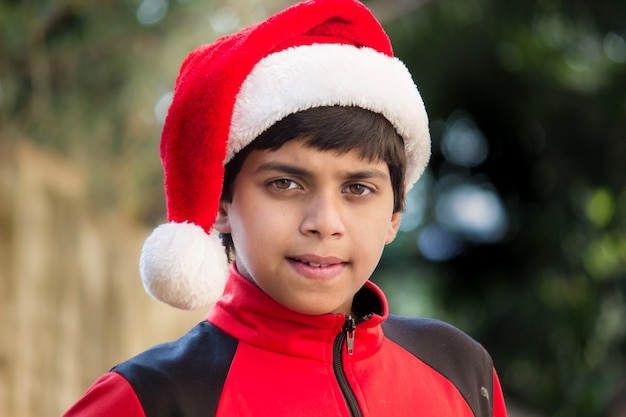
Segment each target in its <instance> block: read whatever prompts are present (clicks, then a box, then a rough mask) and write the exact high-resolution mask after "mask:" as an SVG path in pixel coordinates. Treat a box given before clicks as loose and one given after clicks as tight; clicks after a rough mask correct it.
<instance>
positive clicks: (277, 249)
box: [66, 0, 506, 417]
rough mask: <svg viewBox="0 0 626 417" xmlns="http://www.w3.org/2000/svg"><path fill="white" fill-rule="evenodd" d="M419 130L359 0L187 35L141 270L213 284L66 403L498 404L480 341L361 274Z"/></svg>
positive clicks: (329, 1)
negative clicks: (216, 33) (198, 312)
mask: <svg viewBox="0 0 626 417" xmlns="http://www.w3.org/2000/svg"><path fill="white" fill-rule="evenodd" d="M429 147H430V139H429V133H428V120H427V117H426V112H425V110H424V106H423V103H422V100H421V97H420V95H419V92H418V90H417V88H416V86H415V84H414V83H413V81H412V79H411V77H410V75H409V74H408V71H407V70H406V68H405V67H404V65H403V64H402V63H401V62H400V61H398V60H397V59H396V58H394V57H393V54H392V51H391V45H390V44H389V40H388V38H387V36H386V34H385V33H384V31H383V30H382V28H381V27H380V25H379V24H378V22H377V21H376V20H375V18H374V17H373V16H372V15H371V14H370V12H369V11H368V10H367V9H366V8H365V7H364V6H363V5H362V4H360V3H359V2H357V1H353V0H317V1H315V0H313V1H306V2H302V3H299V4H297V5H295V6H292V7H291V8H289V9H287V10H285V11H284V12H282V13H279V14H277V15H276V16H274V17H271V18H270V19H268V20H267V21H265V22H263V23H261V24H258V25H255V26H252V27H250V28H247V29H245V30H244V31H242V32H239V33H237V34H234V35H231V36H227V37H224V38H221V39H219V40H218V41H217V42H215V43H214V44H212V45H209V46H203V47H200V48H198V49H197V50H196V51H194V52H192V53H191V54H190V56H189V57H188V58H187V59H186V60H185V62H184V63H183V65H182V67H181V71H180V74H179V77H178V79H177V83H176V90H175V95H174V99H173V102H172V105H171V107H170V110H169V113H168V117H167V120H166V123H165V126H164V129H163V135H162V142H161V157H162V160H163V165H164V169H165V189H166V196H167V208H168V217H169V220H170V223H168V224H165V225H161V226H159V227H158V228H156V229H155V230H154V232H153V233H152V235H151V236H150V237H149V238H148V239H147V240H146V243H145V245H144V249H143V252H142V258H141V273H142V278H143V280H144V285H145V287H146V289H147V291H148V292H149V293H150V294H151V295H153V296H154V297H155V298H157V299H158V300H161V301H164V302H167V303H169V304H171V305H173V306H175V307H179V308H187V309H193V308H198V307H200V306H203V305H207V304H210V303H212V302H214V300H215V299H216V298H219V299H218V300H217V302H216V303H215V304H214V305H213V307H212V308H211V310H210V311H209V313H208V315H207V319H206V321H203V322H202V323H200V324H199V325H198V326H196V327H195V328H194V329H192V330H191V331H190V332H189V333H188V334H187V335H185V336H184V337H183V338H181V339H179V340H178V341H175V342H172V343H168V344H164V345H160V346H157V347H155V348H153V349H150V350H148V351H146V352H144V353H142V354H140V355H138V356H137V357H135V358H133V359H131V360H129V361H127V362H125V363H123V364H121V365H118V366H116V367H115V368H113V369H112V371H111V372H109V373H107V374H105V375H104V376H102V377H101V378H100V379H99V380H98V381H96V383H94V385H92V387H91V388H90V389H89V390H88V391H87V392H86V393H85V395H84V396H83V398H82V399H81V400H80V401H79V402H78V403H77V404H75V406H74V407H72V409H70V410H69V411H68V412H67V414H66V415H67V416H87V415H89V416H99V415H102V416H104V415H116V416H220V417H221V416H270V415H271V416H303V417H307V416H385V417H394V416H407V415H420V416H437V417H441V416H456V417H463V416H485V417H486V416H494V417H501V416H505V415H506V412H505V408H504V402H503V399H502V394H501V390H500V386H499V383H498V380H497V377H496V374H495V371H494V369H493V364H492V362H491V359H490V357H489V355H488V354H487V353H486V352H485V351H484V349H483V348H482V347H481V346H480V345H478V344H477V343H476V342H474V341H473V340H472V339H470V338H469V337H468V336H466V335H465V334H463V333H462V332H460V331H459V330H457V329H455V328H453V327H451V326H449V325H446V324H444V323H441V322H437V321H434V320H426V319H409V318H401V317H395V316H390V315H389V314H388V308H387V302H386V299H385V297H384V295H383V293H382V292H381V291H380V289H378V288H377V287H376V286H375V285H374V284H373V283H371V282H370V281H369V280H368V279H369V277H370V275H371V274H372V272H373V270H374V268H375V267H376V264H377V263H378V261H379V259H380V256H381V253H382V250H383V247H384V246H385V245H386V244H388V243H390V242H391V241H392V240H393V239H394V237H395V235H396V232H397V230H398V226H399V223H400V213H401V211H402V206H403V203H404V196H405V193H406V189H409V188H410V187H411V186H412V185H413V184H414V183H415V181H416V180H417V179H418V178H419V176H420V175H421V173H422V171H423V170H424V167H425V165H426V163H427V160H428V158H429V153H430V151H429ZM216 232H219V234H220V235H221V238H222V239H221V240H222V242H220V240H219V238H218V237H217V235H216ZM222 244H223V246H225V247H226V253H227V255H228V256H229V257H232V258H234V260H233V261H232V262H231V264H230V267H228V262H227V259H226V256H224V247H223V246H222ZM224 283H225V284H224ZM224 285H225V288H224Z"/></svg>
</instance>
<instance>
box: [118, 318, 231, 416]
mask: <svg viewBox="0 0 626 417" xmlns="http://www.w3.org/2000/svg"><path fill="white" fill-rule="evenodd" d="M236 349H237V340H236V339H234V338H233V337H231V336H229V335H228V334H226V333H224V332H223V331H222V330H220V329H218V328H217V327H215V326H213V325H212V324H211V323H209V322H206V321H203V322H201V323H200V324H198V325H197V326H195V327H194V328H193V329H192V330H191V331H189V333H187V334H186V335H185V336H183V337H182V338H180V339H178V340H176V341H174V342H170V343H165V344H162V345H158V346H155V347H153V348H151V349H149V350H147V351H145V352H143V353H141V354H139V355H138V356H136V357H134V358H132V359H130V360H128V361H126V362H124V363H122V364H120V365H118V366H116V367H114V368H113V369H112V371H115V372H118V373H120V374H121V375H122V376H124V378H126V379H127V380H128V381H129V382H130V384H131V385H132V387H133V389H134V390H135V393H136V394H137V397H138V398H139V400H140V401H141V404H142V406H143V408H144V412H145V413H146V417H166V416H167V417H174V416H185V417H196V416H197V417H200V416H215V413H216V411H217V405H218V402H219V399H220V395H221V393H222V389H223V387H224V381H225V380H226V376H227V375H228V370H229V369H230V364H231V363H232V359H233V356H234V355H235V350H236Z"/></svg>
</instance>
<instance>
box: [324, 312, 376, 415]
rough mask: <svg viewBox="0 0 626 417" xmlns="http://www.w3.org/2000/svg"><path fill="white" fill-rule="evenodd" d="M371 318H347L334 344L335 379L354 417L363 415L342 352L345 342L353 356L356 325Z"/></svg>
mask: <svg viewBox="0 0 626 417" xmlns="http://www.w3.org/2000/svg"><path fill="white" fill-rule="evenodd" d="M371 317H372V315H371V314H368V315H366V316H364V317H362V318H360V319H358V320H355V319H354V318H352V317H351V316H346V321H345V322H344V323H343V327H342V328H341V332H339V334H338V335H337V337H336V338H335V342H334V343H333V370H334V371H335V378H337V383H338V384H339V388H341V392H342V394H343V397H344V398H345V400H346V404H347V405H348V411H350V415H351V416H352V417H362V416H363V414H362V413H361V408H360V407H359V402H358V401H357V399H356V396H355V395H354V392H353V391H352V388H351V387H350V384H349V383H348V378H347V377H346V373H345V372H344V368H343V355H342V350H343V345H344V342H345V345H346V353H347V354H348V355H352V353H353V352H354V332H355V330H356V325H357V324H359V323H360V322H362V321H365V320H367V319H369V318H371Z"/></svg>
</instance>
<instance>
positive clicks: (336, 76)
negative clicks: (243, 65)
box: [225, 44, 430, 189]
mask: <svg viewBox="0 0 626 417" xmlns="http://www.w3.org/2000/svg"><path fill="white" fill-rule="evenodd" d="M332 105H344V106H359V107H362V108H365V109H368V110H371V111H374V112H377V113H381V114H382V115H383V116H385V117H386V118H387V119H388V120H389V121H390V122H391V124H392V125H393V126H394V127H395V128H396V130H397V131H398V133H399V134H400V135H401V136H402V137H403V138H404V141H405V148H406V152H407V162H408V164H407V175H406V182H407V189H410V188H411V187H412V186H413V184H414V183H415V182H416V181H417V179H418V178H419V177H420V175H421V174H422V172H423V170H424V168H425V167H426V164H427V163H428V159H429V158H430V134H429V130H428V116H427V115H426V110H425V108H424V103H423V101H422V98H421V96H420V93H419V91H418V90H417V87H416V86H415V83H414V82H413V79H412V78H411V74H410V73H409V71H408V69H407V68H406V66H405V65H404V64H403V63H402V61H400V60H399V59H397V58H393V57H389V56H387V55H385V54H382V53H380V52H377V51H375V50H373V49H371V48H356V47H354V46H350V45H341V44H314V45H307V46H298V47H293V48H289V49H286V50H283V51H280V52H276V53H274V54H271V55H268V56H266V57H265V58H263V59H262V60H260V61H259V62H258V63H257V65H256V66H255V67H254V69H253V70H252V71H251V72H250V74H249V75H248V77H247V78H246V80H245V81H244V83H243V84H242V86H241V90H240V91H239V94H238V95H237V99H236V102H235V108H234V110H233V118H232V122H231V127H230V134H229V138H228V150H227V155H226V161H225V162H228V161H229V160H230V159H231V158H232V157H233V156H234V155H235V154H236V153H237V152H239V151H240V150H241V149H242V148H243V147H245V146H246V145H248V144H249V143H250V142H252V141H253V140H254V139H255V138H256V137H257V136H258V135H259V134H261V133H263V132H264V131H265V130H266V129H267V128H269V127H270V126H272V125H273V124H274V123H276V122H277V121H279V120H281V119H282V118H284V117H285V116H287V115H289V114H292V113H295V112H297V111H301V110H306V109H309V108H312V107H319V106H332Z"/></svg>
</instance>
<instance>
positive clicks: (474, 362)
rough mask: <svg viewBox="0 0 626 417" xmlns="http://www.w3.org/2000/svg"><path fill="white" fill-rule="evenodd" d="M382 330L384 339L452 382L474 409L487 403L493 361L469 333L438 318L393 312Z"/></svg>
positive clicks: (492, 376) (491, 388)
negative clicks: (406, 315) (400, 314)
mask: <svg viewBox="0 0 626 417" xmlns="http://www.w3.org/2000/svg"><path fill="white" fill-rule="evenodd" d="M383 332H384V334H385V337H386V338H387V339H389V340H391V341H392V342H394V343H395V344H397V345H399V346H400V347H402V348H403V349H405V350H407V351H408V352H410V353H411V354H412V355H414V356H415V357H417V358H418V359H419V360H421V361H422V362H424V363H425V364H427V365H428V366H430V367H431V368H433V369H434V370H435V371H437V372H438V373H440V374H441V375H443V376H444V377H445V378H447V379H448V380H449V381H450V382H452V383H453V384H454V385H455V386H456V388H457V389H458V390H459V391H460V392H461V393H462V394H463V396H464V397H465V398H466V400H467V401H468V403H469V404H470V406H471V407H472V409H473V410H474V411H475V412H476V410H480V409H483V407H481V405H482V403H483V401H485V400H486V401H487V404H491V401H492V400H493V399H492V398H490V397H491V395H490V394H491V393H492V392H493V378H494V368H493V361H492V359H491V356H490V355H489V353H488V352H487V351H486V349H485V348H484V347H483V346H482V345H481V344H479V343H478V342H477V341H475V340H474V339H473V338H471V337H470V336H469V335H467V334H466V333H464V332H463V331H461V330H460V329H458V328H456V327H454V326H452V325H451V324H448V323H445V322H443V321H440V320H436V319H430V318H415V317H402V316H396V315H390V316H389V318H388V320H386V321H385V322H384V323H383ZM487 409H488V410H489V409H491V406H490V405H488V406H487ZM476 415H480V414H476Z"/></svg>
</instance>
